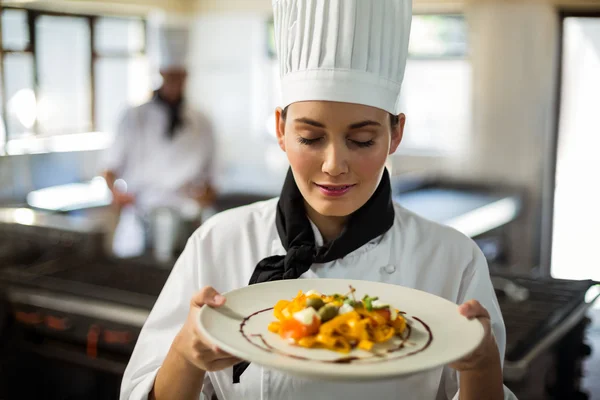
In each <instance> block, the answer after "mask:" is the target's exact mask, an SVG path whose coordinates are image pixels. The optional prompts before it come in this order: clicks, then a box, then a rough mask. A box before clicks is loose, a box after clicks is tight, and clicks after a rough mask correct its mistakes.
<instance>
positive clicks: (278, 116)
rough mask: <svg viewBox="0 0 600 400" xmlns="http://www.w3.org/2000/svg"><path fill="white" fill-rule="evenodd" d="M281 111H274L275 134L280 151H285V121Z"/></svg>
mask: <svg viewBox="0 0 600 400" xmlns="http://www.w3.org/2000/svg"><path fill="white" fill-rule="evenodd" d="M282 114H283V110H282V109H281V107H277V109H276V110H275V133H276V134H277V142H278V143H279V147H280V148H281V150H283V151H285V119H284V118H283V117H282Z"/></svg>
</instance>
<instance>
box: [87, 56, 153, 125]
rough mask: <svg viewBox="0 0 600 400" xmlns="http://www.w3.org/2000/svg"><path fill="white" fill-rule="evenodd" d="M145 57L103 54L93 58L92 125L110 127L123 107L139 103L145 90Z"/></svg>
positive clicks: (146, 74) (146, 89) (146, 90)
mask: <svg viewBox="0 0 600 400" xmlns="http://www.w3.org/2000/svg"><path fill="white" fill-rule="evenodd" d="M149 86H150V85H149V76H148V69H147V64H146V61H145V58H143V57H139V58H104V59H102V58H101V59H99V60H98V61H96V93H95V95H96V122H97V123H96V129H97V130H98V131H102V132H112V131H114V129H115V127H116V125H117V122H118V121H117V120H118V118H119V117H120V115H121V114H122V113H123V111H124V109H125V107H127V106H128V105H131V104H137V103H140V102H141V101H142V100H143V99H144V98H145V97H146V96H147V95H148V91H149Z"/></svg>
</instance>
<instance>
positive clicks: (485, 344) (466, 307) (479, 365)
mask: <svg viewBox="0 0 600 400" xmlns="http://www.w3.org/2000/svg"><path fill="white" fill-rule="evenodd" d="M458 311H459V312H460V313H461V314H462V315H463V316H465V317H467V318H469V319H473V318H476V319H478V320H479V322H481V324H482V325H483V330H484V336H483V340H482V341H481V343H480V344H479V346H478V347H477V348H476V349H475V351H473V352H472V353H471V354H469V355H468V356H466V357H464V358H462V359H461V360H458V361H456V362H454V363H452V364H450V367H451V368H454V369H455V370H457V371H460V372H464V371H473V370H485V369H487V368H489V367H492V366H493V365H494V363H497V362H498V360H499V359H500V357H499V353H498V346H497V345H496V339H495V338H494V335H493V334H492V326H491V322H490V314H489V313H488V311H487V310H486V309H485V308H484V307H483V306H482V305H481V304H480V303H479V302H478V301H476V300H470V301H467V302H466V303H464V304H462V305H461V306H460V307H459V309H458Z"/></svg>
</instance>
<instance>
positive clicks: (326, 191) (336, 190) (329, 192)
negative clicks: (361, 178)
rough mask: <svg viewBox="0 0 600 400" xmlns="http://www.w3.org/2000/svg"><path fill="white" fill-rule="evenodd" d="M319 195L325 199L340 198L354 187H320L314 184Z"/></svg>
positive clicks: (326, 185)
mask: <svg viewBox="0 0 600 400" xmlns="http://www.w3.org/2000/svg"><path fill="white" fill-rule="evenodd" d="M315 185H316V186H317V187H318V188H319V190H320V191H321V193H322V194H323V195H324V196H327V197H341V196H344V195H345V194H346V193H348V192H349V191H350V190H351V189H352V188H353V187H354V186H355V185H328V184H324V185H320V184H318V183H315Z"/></svg>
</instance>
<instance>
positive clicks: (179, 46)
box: [148, 13, 190, 70]
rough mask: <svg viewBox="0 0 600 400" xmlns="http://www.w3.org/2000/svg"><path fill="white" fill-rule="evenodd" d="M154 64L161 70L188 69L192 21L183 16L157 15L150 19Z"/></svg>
mask: <svg viewBox="0 0 600 400" xmlns="http://www.w3.org/2000/svg"><path fill="white" fill-rule="evenodd" d="M148 20H149V24H148V25H149V28H150V31H151V32H150V36H151V38H152V39H151V40H149V41H150V42H151V44H152V46H151V47H152V49H153V51H152V54H153V58H154V62H155V64H156V65H157V67H158V68H159V69H161V70H162V69H171V68H186V67H187V62H188V52H189V40H190V20H189V19H188V18H187V17H185V16H182V15H175V14H164V13H155V14H152V15H151V16H150V17H149V18H148Z"/></svg>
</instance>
